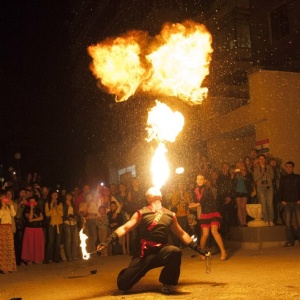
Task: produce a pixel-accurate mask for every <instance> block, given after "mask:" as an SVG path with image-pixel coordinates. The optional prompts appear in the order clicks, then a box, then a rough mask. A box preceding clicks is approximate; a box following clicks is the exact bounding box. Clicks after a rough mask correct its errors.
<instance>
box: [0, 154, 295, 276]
mask: <svg viewBox="0 0 300 300" xmlns="http://www.w3.org/2000/svg"><path fill="white" fill-rule="evenodd" d="M291 164H292V170H291V172H290V173H289V172H287V175H289V174H293V167H294V164H293V163H292V162H287V163H286V166H288V167H290V165H291ZM193 168H194V169H193V170H189V172H187V173H186V174H189V176H187V177H186V176H184V175H182V176H179V177H178V178H177V179H176V180H173V181H171V182H169V183H167V184H166V185H165V186H164V187H163V188H162V194H163V205H164V207H166V208H168V209H170V210H171V211H173V212H174V213H176V216H177V219H178V222H179V224H180V225H181V227H182V228H183V229H184V230H185V231H187V232H188V233H189V234H190V235H195V236H196V237H197V238H198V241H200V240H201V234H202V233H203V230H202V229H203V228H202V227H200V226H199V220H200V216H201V205H193V204H192V203H197V202H199V201H200V200H199V201H197V191H196V189H197V188H196V187H197V184H196V178H197V175H199V174H201V175H202V176H203V178H205V186H206V187H208V189H209V190H210V191H211V194H212V198H213V200H212V201H214V202H215V204H216V207H217V210H218V212H219V213H220V214H221V216H222V222H221V227H220V235H221V237H222V239H223V240H224V239H230V227H231V226H243V227H245V226H247V221H248V220H249V218H250V217H249V216H247V211H246V204H247V203H260V204H261V205H262V217H263V220H264V221H265V223H266V226H275V225H276V224H285V222H286V221H287V219H288V217H289V215H290V212H291V211H292V209H291V210H289V212H288V214H287V213H286V212H285V209H284V208H285V204H286V203H287V202H289V201H290V200H289V199H285V198H284V197H285V196H283V192H282V190H281V184H280V183H282V182H283V183H284V180H283V179H284V178H285V177H286V175H285V172H284V171H283V170H282V168H281V167H280V164H279V161H278V160H277V159H276V158H272V157H268V159H267V158H266V156H265V155H264V154H258V152H257V151H256V150H255V149H252V150H251V151H250V154H249V156H246V157H244V158H243V160H239V161H237V162H236V163H234V164H229V163H227V162H223V163H222V164H221V166H220V167H219V168H217V167H214V166H212V165H211V163H210V161H209V158H208V156H206V155H202V156H201V157H200V160H199V162H198V164H196V165H194V167H193ZM294 175H296V174H294ZM296 176H298V175H296ZM296 179H297V180H298V181H297V180H296V181H297V187H296V190H297V189H298V190H299V194H297V195H296V196H295V197H296V198H297V197H298V196H299V198H298V200H299V199H300V188H299V187H300V181H299V178H298V177H297V178H296ZM17 182H18V180H17V178H16V177H13V175H12V180H11V182H5V183H4V184H3V187H2V190H1V191H0V193H1V195H0V199H1V201H0V219H1V223H0V271H2V272H3V273H7V272H14V271H16V265H22V264H26V265H31V264H33V263H36V264H39V263H44V264H48V263H60V262H62V261H72V260H78V259H82V251H81V249H80V247H79V244H80V241H79V237H80V231H81V230H82V232H83V233H85V234H86V235H87V236H88V239H87V249H86V250H87V252H88V253H90V254H91V256H96V255H102V256H107V255H118V254H130V255H134V253H135V251H137V247H140V245H139V240H138V235H139V228H138V227H137V228H135V229H134V230H132V231H131V232H130V234H128V235H126V236H124V237H122V238H121V239H118V240H117V241H116V242H115V243H114V244H112V245H111V246H110V247H108V249H104V250H102V251H101V253H98V252H97V251H96V247H97V244H98V243H99V242H103V241H105V240H106V239H107V237H108V236H109V235H110V234H111V233H112V232H113V231H114V230H115V229H116V228H118V227H119V226H121V225H122V224H124V223H125V222H126V221H128V220H129V218H130V217H131V216H132V215H133V214H134V213H135V212H136V211H137V210H138V209H140V208H142V207H143V206H145V205H147V203H146V201H145V191H146V187H144V186H143V184H142V183H140V181H139V179H138V178H133V179H132V180H131V182H130V184H129V185H126V184H124V183H119V184H115V183H111V184H109V185H108V186H104V185H101V184H99V185H97V186H96V187H91V186H90V185H89V184H85V185H83V186H82V188H79V187H74V188H73V189H72V190H70V191H67V190H66V189H62V190H57V189H50V187H49V186H47V185H45V184H40V182H39V176H38V175H37V174H36V173H35V174H29V175H28V176H26V179H25V180H24V182H22V184H21V185H20V183H18V184H17ZM195 188H196V189H195ZM198 196H199V195H198ZM298 202H299V203H298ZM298 202H297V200H296V201H295V202H294V203H296V206H297V205H298V206H297V207H294V209H295V210H296V214H298V215H297V216H298V220H299V221H300V208H299V207H300V201H298ZM200 204H201V202H200ZM288 222H289V224H287V225H288V226H287V227H288V229H289V230H291V228H292V226H291V221H290V219H288ZM299 232H300V231H299ZM12 233H13V235H12ZM288 234H290V235H288ZM287 236H288V238H289V239H288V242H287V244H286V245H287V246H292V245H293V244H294V239H293V238H292V237H291V236H292V233H290V231H289V232H287ZM214 237H215V239H216V241H217V240H219V237H218V236H217V238H216V236H215V235H214ZM299 237H300V234H299ZM170 243H172V244H174V245H176V246H178V247H181V248H183V247H185V245H182V243H181V242H180V240H179V239H177V238H176V237H175V236H172V235H171V236H170ZM205 243H206V245H205V246H206V247H207V246H209V244H211V243H212V239H210V238H209V237H208V236H206V237H205ZM217 243H218V242H217ZM218 244H219V243H218ZM221 251H222V250H221ZM224 251H225V250H224ZM224 253H225V252H224Z"/></svg>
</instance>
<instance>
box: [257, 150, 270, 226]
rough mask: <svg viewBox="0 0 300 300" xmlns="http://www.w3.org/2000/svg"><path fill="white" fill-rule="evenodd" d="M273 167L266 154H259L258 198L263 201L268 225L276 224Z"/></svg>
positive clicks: (263, 210) (263, 211) (262, 204)
mask: <svg viewBox="0 0 300 300" xmlns="http://www.w3.org/2000/svg"><path fill="white" fill-rule="evenodd" d="M273 179H274V171H273V168H272V167H271V166H269V165H267V161H266V156H265V155H264V154H260V155H259V156H258V164H257V165H256V166H255V167H254V181H255V182H256V189H257V198H258V201H259V202H260V203H261V208H262V215H263V219H264V221H265V222H266V225H267V226H274V208H273V195H274V189H273Z"/></svg>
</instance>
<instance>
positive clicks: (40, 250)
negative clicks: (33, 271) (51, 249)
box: [21, 196, 45, 265]
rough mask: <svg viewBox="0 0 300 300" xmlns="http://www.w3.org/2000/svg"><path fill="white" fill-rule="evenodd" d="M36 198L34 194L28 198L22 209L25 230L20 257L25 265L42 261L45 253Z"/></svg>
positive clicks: (41, 217)
mask: <svg viewBox="0 0 300 300" xmlns="http://www.w3.org/2000/svg"><path fill="white" fill-rule="evenodd" d="M36 200H37V199H36V197H35V196H32V197H31V198H29V199H28V202H27V203H26V204H25V206H26V207H25V209H24V216H25V231H24V237H23V245H22V256H21V258H22V260H23V261H24V262H25V263H26V264H27V265H31V264H32V263H42V262H43V260H44V255H45V253H44V252H45V247H44V234H43V229H42V220H43V214H42V212H41V210H40V209H39V207H38V206H37V201H36Z"/></svg>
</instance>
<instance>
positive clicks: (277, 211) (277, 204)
mask: <svg viewBox="0 0 300 300" xmlns="http://www.w3.org/2000/svg"><path fill="white" fill-rule="evenodd" d="M269 165H270V166H271V168H272V169H273V172H274V179H273V180H272V183H273V189H274V197H273V207H274V224H275V225H277V224H282V225H285V221H284V217H283V206H282V203H281V201H280V192H279V188H280V179H281V177H282V172H281V169H280V166H279V162H278V160H277V159H276V158H271V159H270V162H269Z"/></svg>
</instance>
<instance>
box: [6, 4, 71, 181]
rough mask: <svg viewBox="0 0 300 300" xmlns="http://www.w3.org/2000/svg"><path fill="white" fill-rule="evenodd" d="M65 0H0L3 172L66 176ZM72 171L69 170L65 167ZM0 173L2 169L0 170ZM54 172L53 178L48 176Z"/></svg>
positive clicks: (68, 116)
mask: <svg viewBox="0 0 300 300" xmlns="http://www.w3.org/2000/svg"><path fill="white" fill-rule="evenodd" d="M64 4H65V2H64V1H47V0H46V1H32V0H30V1H27V0H25V1H13V0H9V1H1V9H0V10H1V18H0V19H1V46H0V49H1V50H0V51H1V53H0V54H1V55H0V59H1V73H0V74H1V121H0V122H1V123H0V128H1V129H0V130H1V133H0V136H1V150H0V151H1V152H0V163H1V164H2V166H3V169H4V174H1V175H2V176H3V175H6V176H7V168H8V167H10V166H12V167H14V168H16V165H17V163H16V160H15V159H14V154H15V153H16V152H20V153H21V155H22V158H21V160H20V166H21V173H22V175H23V176H24V175H25V174H26V173H27V172H32V171H37V172H39V173H41V176H42V177H44V180H45V181H47V183H50V184H52V185H53V184H55V183H56V181H57V182H62V181H65V178H67V177H68V176H69V174H67V173H66V170H67V166H68V163H69V162H68V159H66V157H71V156H72V155H69V156H67V155H66V154H67V153H69V154H71V152H70V151H71V150H70V149H71V148H72V147H71V145H70V140H71V139H72V138H73V136H72V134H71V132H72V130H71V119H72V118H73V117H74V115H73V112H72V110H71V109H70V106H71V99H70V78H69V68H70V66H69V40H68V34H67V27H66V24H67V23H66V21H67V20H68V10H67V7H66V6H65V5H64ZM69 171H70V172H72V171H71V170H69ZM2 173H3V170H2ZM53 174H56V175H55V178H53Z"/></svg>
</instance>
